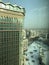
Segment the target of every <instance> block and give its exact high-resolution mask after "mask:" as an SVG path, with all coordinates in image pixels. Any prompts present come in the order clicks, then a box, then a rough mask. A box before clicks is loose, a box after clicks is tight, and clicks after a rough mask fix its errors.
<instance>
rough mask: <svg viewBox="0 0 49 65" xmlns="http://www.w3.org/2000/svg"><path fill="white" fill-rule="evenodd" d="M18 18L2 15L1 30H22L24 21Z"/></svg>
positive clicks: (0, 17)
mask: <svg viewBox="0 0 49 65" xmlns="http://www.w3.org/2000/svg"><path fill="white" fill-rule="evenodd" d="M20 22H21V20H20V21H19V20H18V19H17V18H10V17H2V16H0V30H20V29H21V28H22V23H20Z"/></svg>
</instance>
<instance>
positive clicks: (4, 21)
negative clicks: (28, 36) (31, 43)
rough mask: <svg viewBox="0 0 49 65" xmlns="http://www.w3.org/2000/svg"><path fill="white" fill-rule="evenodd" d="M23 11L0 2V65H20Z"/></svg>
mask: <svg viewBox="0 0 49 65" xmlns="http://www.w3.org/2000/svg"><path fill="white" fill-rule="evenodd" d="M24 16H25V9H24V8H22V7H20V6H17V5H11V4H10V3H6V4H5V3H3V2H0V65H20V63H21V60H20V55H21V50H20V49H21V40H22V38H21V34H22V28H23V20H24Z"/></svg>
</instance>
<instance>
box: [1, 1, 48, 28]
mask: <svg viewBox="0 0 49 65" xmlns="http://www.w3.org/2000/svg"><path fill="white" fill-rule="evenodd" d="M2 1H3V2H10V3H11V4H17V5H19V6H22V7H24V8H25V10H26V14H25V21H24V28H27V29H28V28H49V27H48V26H49V25H48V24H49V21H48V20H49V8H48V7H49V5H48V2H49V0H29V1H28V0H15V1H14V0H10V1H9V0H2Z"/></svg>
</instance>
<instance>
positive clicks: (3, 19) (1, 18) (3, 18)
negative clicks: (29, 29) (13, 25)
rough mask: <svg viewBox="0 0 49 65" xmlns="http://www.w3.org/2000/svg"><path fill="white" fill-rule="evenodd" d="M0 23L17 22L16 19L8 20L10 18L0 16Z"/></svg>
mask: <svg viewBox="0 0 49 65" xmlns="http://www.w3.org/2000/svg"><path fill="white" fill-rule="evenodd" d="M0 21H5V22H7V21H9V22H10V21H11V22H12V21H15V22H16V21H18V19H17V18H10V17H8V16H7V17H5V16H0Z"/></svg>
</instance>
